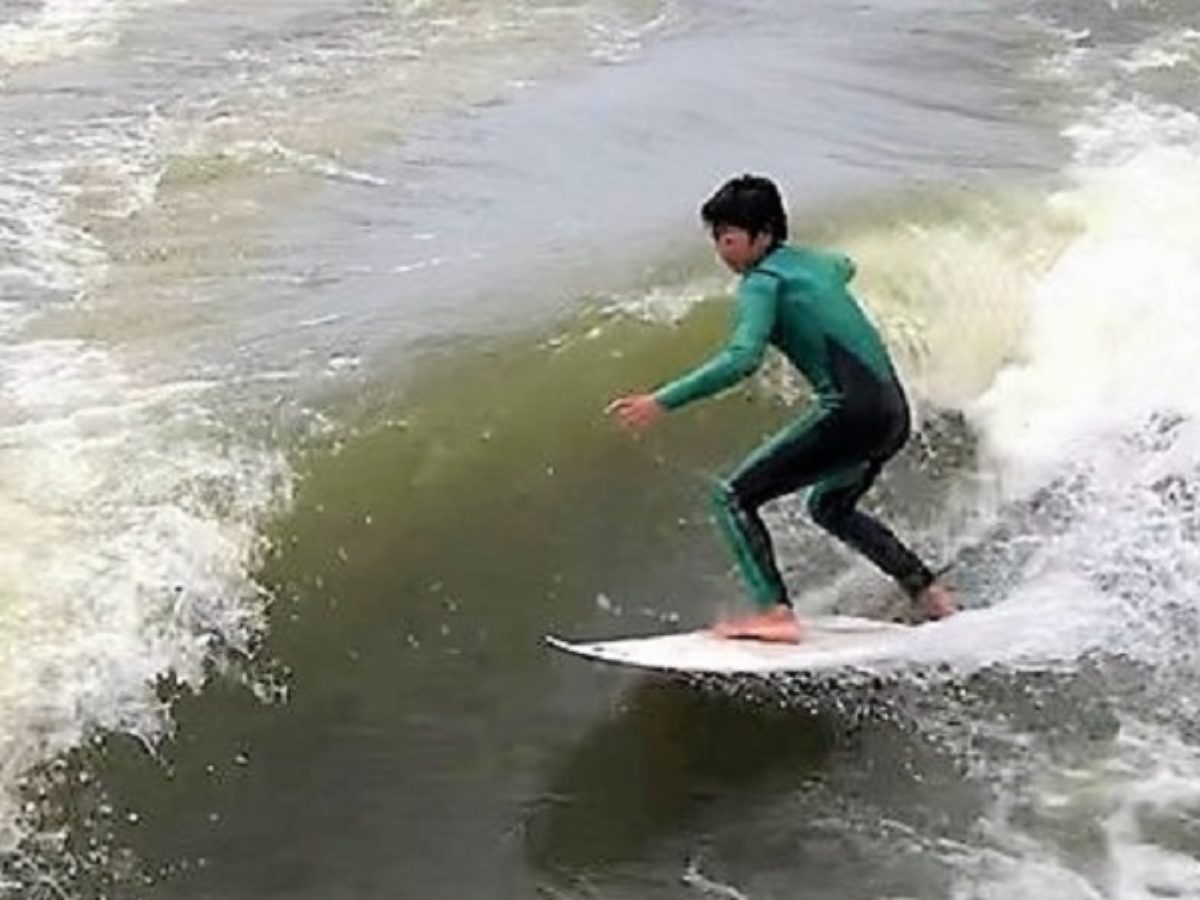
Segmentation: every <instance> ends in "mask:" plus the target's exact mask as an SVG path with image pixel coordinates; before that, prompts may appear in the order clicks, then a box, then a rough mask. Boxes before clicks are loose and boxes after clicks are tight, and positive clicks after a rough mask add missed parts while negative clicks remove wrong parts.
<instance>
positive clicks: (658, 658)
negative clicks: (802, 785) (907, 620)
mask: <svg viewBox="0 0 1200 900" xmlns="http://www.w3.org/2000/svg"><path fill="white" fill-rule="evenodd" d="M805 621H806V622H807V623H808V626H809V629H810V630H809V635H808V639H807V640H805V641H804V642H803V643H800V644H774V643H769V642H766V641H754V640H744V639H732V638H721V637H717V636H716V635H714V634H713V633H712V632H711V631H708V630H704V631H686V632H682V633H679V634H665V635H652V636H649V637H625V638H616V639H613V640H602V641H591V642H578V641H568V640H565V639H563V638H561V637H557V636H555V635H546V636H545V642H546V643H547V644H548V645H549V646H550V647H553V648H554V649H555V650H559V651H561V652H563V653H569V654H571V655H573V656H579V657H583V658H584V659H590V660H595V661H597V662H602V663H609V664H611V665H617V666H628V667H632V668H637V669H651V670H655V671H660V672H685V673H687V672H690V673H711V674H727V675H734V674H770V673H773V672H816V671H824V670H831V669H838V668H876V667H880V666H882V665H885V664H887V663H888V662H889V661H890V662H893V663H894V662H895V661H897V659H898V658H899V657H900V655H901V653H902V651H903V646H904V644H905V643H906V642H907V641H908V640H909V639H911V637H912V636H913V634H914V631H915V629H914V628H913V627H912V626H910V625H898V624H895V623H893V622H880V621H876V620H874V619H862V618H857V617H854V616H823V617H817V618H814V619H806V620H805Z"/></svg>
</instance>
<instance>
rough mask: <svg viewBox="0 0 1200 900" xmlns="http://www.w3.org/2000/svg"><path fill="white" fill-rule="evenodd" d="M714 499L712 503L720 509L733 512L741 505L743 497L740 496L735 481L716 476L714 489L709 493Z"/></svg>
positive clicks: (713, 484)
mask: <svg viewBox="0 0 1200 900" xmlns="http://www.w3.org/2000/svg"><path fill="white" fill-rule="evenodd" d="M709 496H710V498H711V499H712V504H713V506H714V507H716V508H717V510H718V511H720V510H724V511H726V512H733V511H734V510H736V509H738V508H740V507H741V505H742V504H741V499H740V498H739V496H738V493H737V489H736V488H735V487H734V486H733V483H732V482H730V481H726V480H725V479H724V478H716V479H714V480H713V483H712V490H711V491H710V493H709Z"/></svg>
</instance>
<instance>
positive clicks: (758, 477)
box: [655, 245, 933, 607]
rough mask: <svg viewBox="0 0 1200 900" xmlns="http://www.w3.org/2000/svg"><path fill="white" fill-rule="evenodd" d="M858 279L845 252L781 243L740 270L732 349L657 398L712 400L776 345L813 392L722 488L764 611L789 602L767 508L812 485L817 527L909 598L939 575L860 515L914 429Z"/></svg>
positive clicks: (674, 402) (719, 502)
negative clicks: (855, 283) (853, 286)
mask: <svg viewBox="0 0 1200 900" xmlns="http://www.w3.org/2000/svg"><path fill="white" fill-rule="evenodd" d="M853 275H854V264H853V262H852V261H851V260H850V259H849V258H847V257H846V256H843V255H841V254H833V253H825V252H821V251H818V250H813V249H808V248H800V247H791V246H787V245H778V246H776V247H775V248H774V249H772V250H771V251H769V252H768V253H767V254H766V255H765V256H764V257H763V258H762V259H761V260H760V261H759V262H758V263H757V264H756V265H754V266H753V267H752V268H750V269H749V270H747V271H746V272H745V273H744V274H743V276H742V279H741V282H740V284H739V286H738V291H737V298H736V301H735V315H734V325H733V331H732V334H731V335H730V337H729V340H728V341H727V342H726V344H725V346H724V348H722V350H721V351H720V352H718V353H717V354H716V355H715V356H713V357H712V358H711V359H709V360H708V361H707V362H705V363H703V364H702V365H700V366H699V367H697V368H696V369H694V370H693V371H691V372H689V373H687V374H686V375H684V376H683V377H682V378H679V379H678V380H676V381H673V382H671V383H670V384H668V385H666V386H665V387H663V388H661V389H659V390H658V391H657V392H656V393H655V397H656V398H657V399H658V401H659V403H661V404H662V405H663V406H664V407H666V408H667V409H678V408H679V407H681V406H683V405H685V404H687V403H691V402H693V401H695V400H699V399H702V398H704V397H708V396H711V395H713V394H715V393H717V392H719V391H721V390H723V389H725V388H727V387H730V386H732V385H734V384H736V383H737V382H739V381H741V380H742V379H744V378H746V377H748V376H749V375H751V374H752V373H753V372H755V371H756V370H757V369H758V368H759V366H761V365H762V361H763V356H764V354H765V352H766V349H767V346H768V345H773V346H775V347H777V348H778V349H779V350H780V351H781V352H782V353H783V354H784V356H786V357H787V358H788V359H789V360H790V361H791V362H792V363H793V364H794V365H795V366H796V368H798V369H799V370H800V372H801V373H802V374H803V375H804V377H805V378H806V379H807V380H808V382H809V383H810V384H811V385H812V387H813V390H814V392H815V395H816V402H815V404H814V405H813V408H812V409H811V410H810V411H809V412H808V413H807V414H806V415H805V416H803V417H802V418H801V419H800V420H799V421H797V422H795V423H793V424H792V425H790V426H788V427H787V428H785V429H783V430H782V431H781V432H779V433H778V434H776V435H775V436H774V437H772V438H771V439H770V440H768V441H767V442H766V443H765V444H763V445H762V446H761V447H759V448H758V449H757V450H755V451H754V452H753V453H752V454H751V455H750V456H749V457H748V458H747V459H746V460H745V461H744V462H743V463H742V464H741V465H740V466H739V467H738V468H737V469H736V470H735V471H734V472H733V474H732V475H731V476H730V477H729V478H727V479H723V480H721V481H720V482H719V483H718V486H717V490H716V493H715V501H716V506H717V514H718V521H719V522H720V523H721V525H722V530H723V532H724V534H725V535H726V537H727V539H728V540H729V542H730V544H731V545H732V547H733V550H734V554H735V557H736V558H737V561H738V564H739V567H740V569H741V571H742V573H743V575H744V576H745V578H746V580H747V581H748V583H749V585H750V588H751V591H752V592H753V595H754V597H755V600H756V601H757V602H758V603H759V604H760V605H762V606H764V607H767V606H772V605H775V604H779V603H784V604H787V603H790V601H789V599H788V595H787V589H786V587H785V585H784V582H783V578H782V577H781V576H780V573H779V571H778V568H777V566H776V563H775V555H774V551H773V549H772V546H771V539H770V535H769V533H768V532H767V529H766V527H765V525H764V524H763V522H762V518H761V516H760V514H759V509H760V507H761V506H762V505H763V504H765V503H766V502H768V501H770V500H773V499H775V498H777V497H780V496H782V495H784V494H788V493H791V492H793V491H796V490H798V489H799V488H801V487H806V486H812V488H813V489H812V491H811V493H810V495H809V500H808V508H809V511H810V512H811V514H812V516H813V518H814V519H815V520H816V522H817V523H818V524H819V525H821V526H822V527H823V528H825V529H826V530H827V531H829V532H831V533H832V534H834V535H835V536H836V537H838V538H839V539H841V540H843V541H845V542H846V543H847V544H849V545H850V546H852V547H854V548H855V549H857V550H858V551H859V552H861V553H863V554H864V555H865V556H867V557H868V558H869V559H870V560H871V561H872V562H874V563H875V564H876V565H877V566H878V567H879V568H881V569H882V570H883V571H885V572H887V573H888V574H889V575H891V576H892V577H893V578H895V579H896V581H897V582H898V583H899V584H900V585H901V587H902V588H903V589H904V590H905V591H906V592H907V593H908V594H909V595H910V596H915V595H916V594H918V593H920V591H922V590H923V589H924V588H925V587H927V586H928V585H929V583H930V582H931V581H932V580H933V575H932V574H931V573H930V571H929V569H927V568H926V567H925V565H924V564H923V563H922V562H921V561H920V559H918V558H917V557H916V555H915V554H913V553H912V551H911V550H909V549H908V548H907V547H905V546H904V544H902V543H901V542H900V541H899V540H898V539H897V538H896V536H895V535H894V534H893V533H892V532H891V531H890V530H889V529H888V528H887V527H886V526H885V525H883V524H882V523H881V522H879V521H878V520H876V519H874V518H872V517H871V516H869V515H867V514H866V513H863V512H861V511H860V510H858V509H857V508H856V504H857V503H858V500H859V499H860V498H861V497H862V495H863V494H864V493H866V491H867V489H868V488H870V486H871V484H872V483H873V482H874V480H875V478H876V477H877V476H878V474H879V471H880V469H881V468H882V466H883V463H884V462H885V461H886V460H887V459H889V458H890V457H891V456H893V455H894V454H895V453H896V452H897V451H898V450H899V449H900V448H901V447H902V446H903V445H904V442H905V441H906V440H907V439H908V435H909V427H910V426H909V411H908V403H907V401H906V399H905V397H904V391H903V389H902V388H901V387H900V383H899V381H898V380H897V378H896V374H895V370H894V369H893V367H892V363H891V359H890V357H889V356H888V353H887V349H886V348H885V346H884V344H883V341H882V339H881V338H880V336H879V333H878V332H877V331H876V330H875V327H874V326H873V325H872V324H871V322H870V321H869V320H868V319H867V317H866V315H865V314H864V313H863V311H862V309H861V307H860V306H859V305H858V302H857V301H856V300H855V298H854V296H853V295H852V294H851V293H850V291H849V290H848V288H847V283H848V282H849V281H850V279H851V278H852V277H853Z"/></svg>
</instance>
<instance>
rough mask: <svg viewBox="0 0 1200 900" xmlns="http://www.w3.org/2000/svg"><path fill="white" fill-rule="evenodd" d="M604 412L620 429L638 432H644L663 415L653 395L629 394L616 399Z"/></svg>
mask: <svg viewBox="0 0 1200 900" xmlns="http://www.w3.org/2000/svg"><path fill="white" fill-rule="evenodd" d="M604 411H605V413H607V414H608V415H610V416H612V417H613V418H614V419H616V420H617V422H619V423H620V424H621V426H622V427H624V428H627V429H629V430H630V431H633V432H638V431H645V430H646V429H648V428H649V427H650V426H651V425H653V424H654V423H655V422H657V421H658V419H659V417H660V416H661V415H662V414H663V407H662V404H661V403H659V402H658V400H656V399H655V398H654V395H653V394H631V395H630V396H628V397H618V398H617V399H616V400H614V401H613V402H612V403H610V404H608V407H607V408H606V409H605V410H604Z"/></svg>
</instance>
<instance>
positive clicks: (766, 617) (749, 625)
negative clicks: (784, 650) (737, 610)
mask: <svg viewBox="0 0 1200 900" xmlns="http://www.w3.org/2000/svg"><path fill="white" fill-rule="evenodd" d="M712 630H713V634H715V635H716V636H717V637H722V638H733V639H739V640H751V641H771V642H773V643H778V644H799V643H800V642H801V641H803V640H804V637H805V634H806V629H805V627H804V623H803V622H801V621H800V620H799V619H797V618H796V614H795V612H793V611H792V608H791V607H790V606H783V605H782V604H781V605H779V606H773V607H771V609H769V610H767V611H766V612H765V613H759V614H758V615H754V616H744V617H743V618H740V619H729V620H727V621H725V622H718V623H717V624H716V625H714V626H713V629H712Z"/></svg>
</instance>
